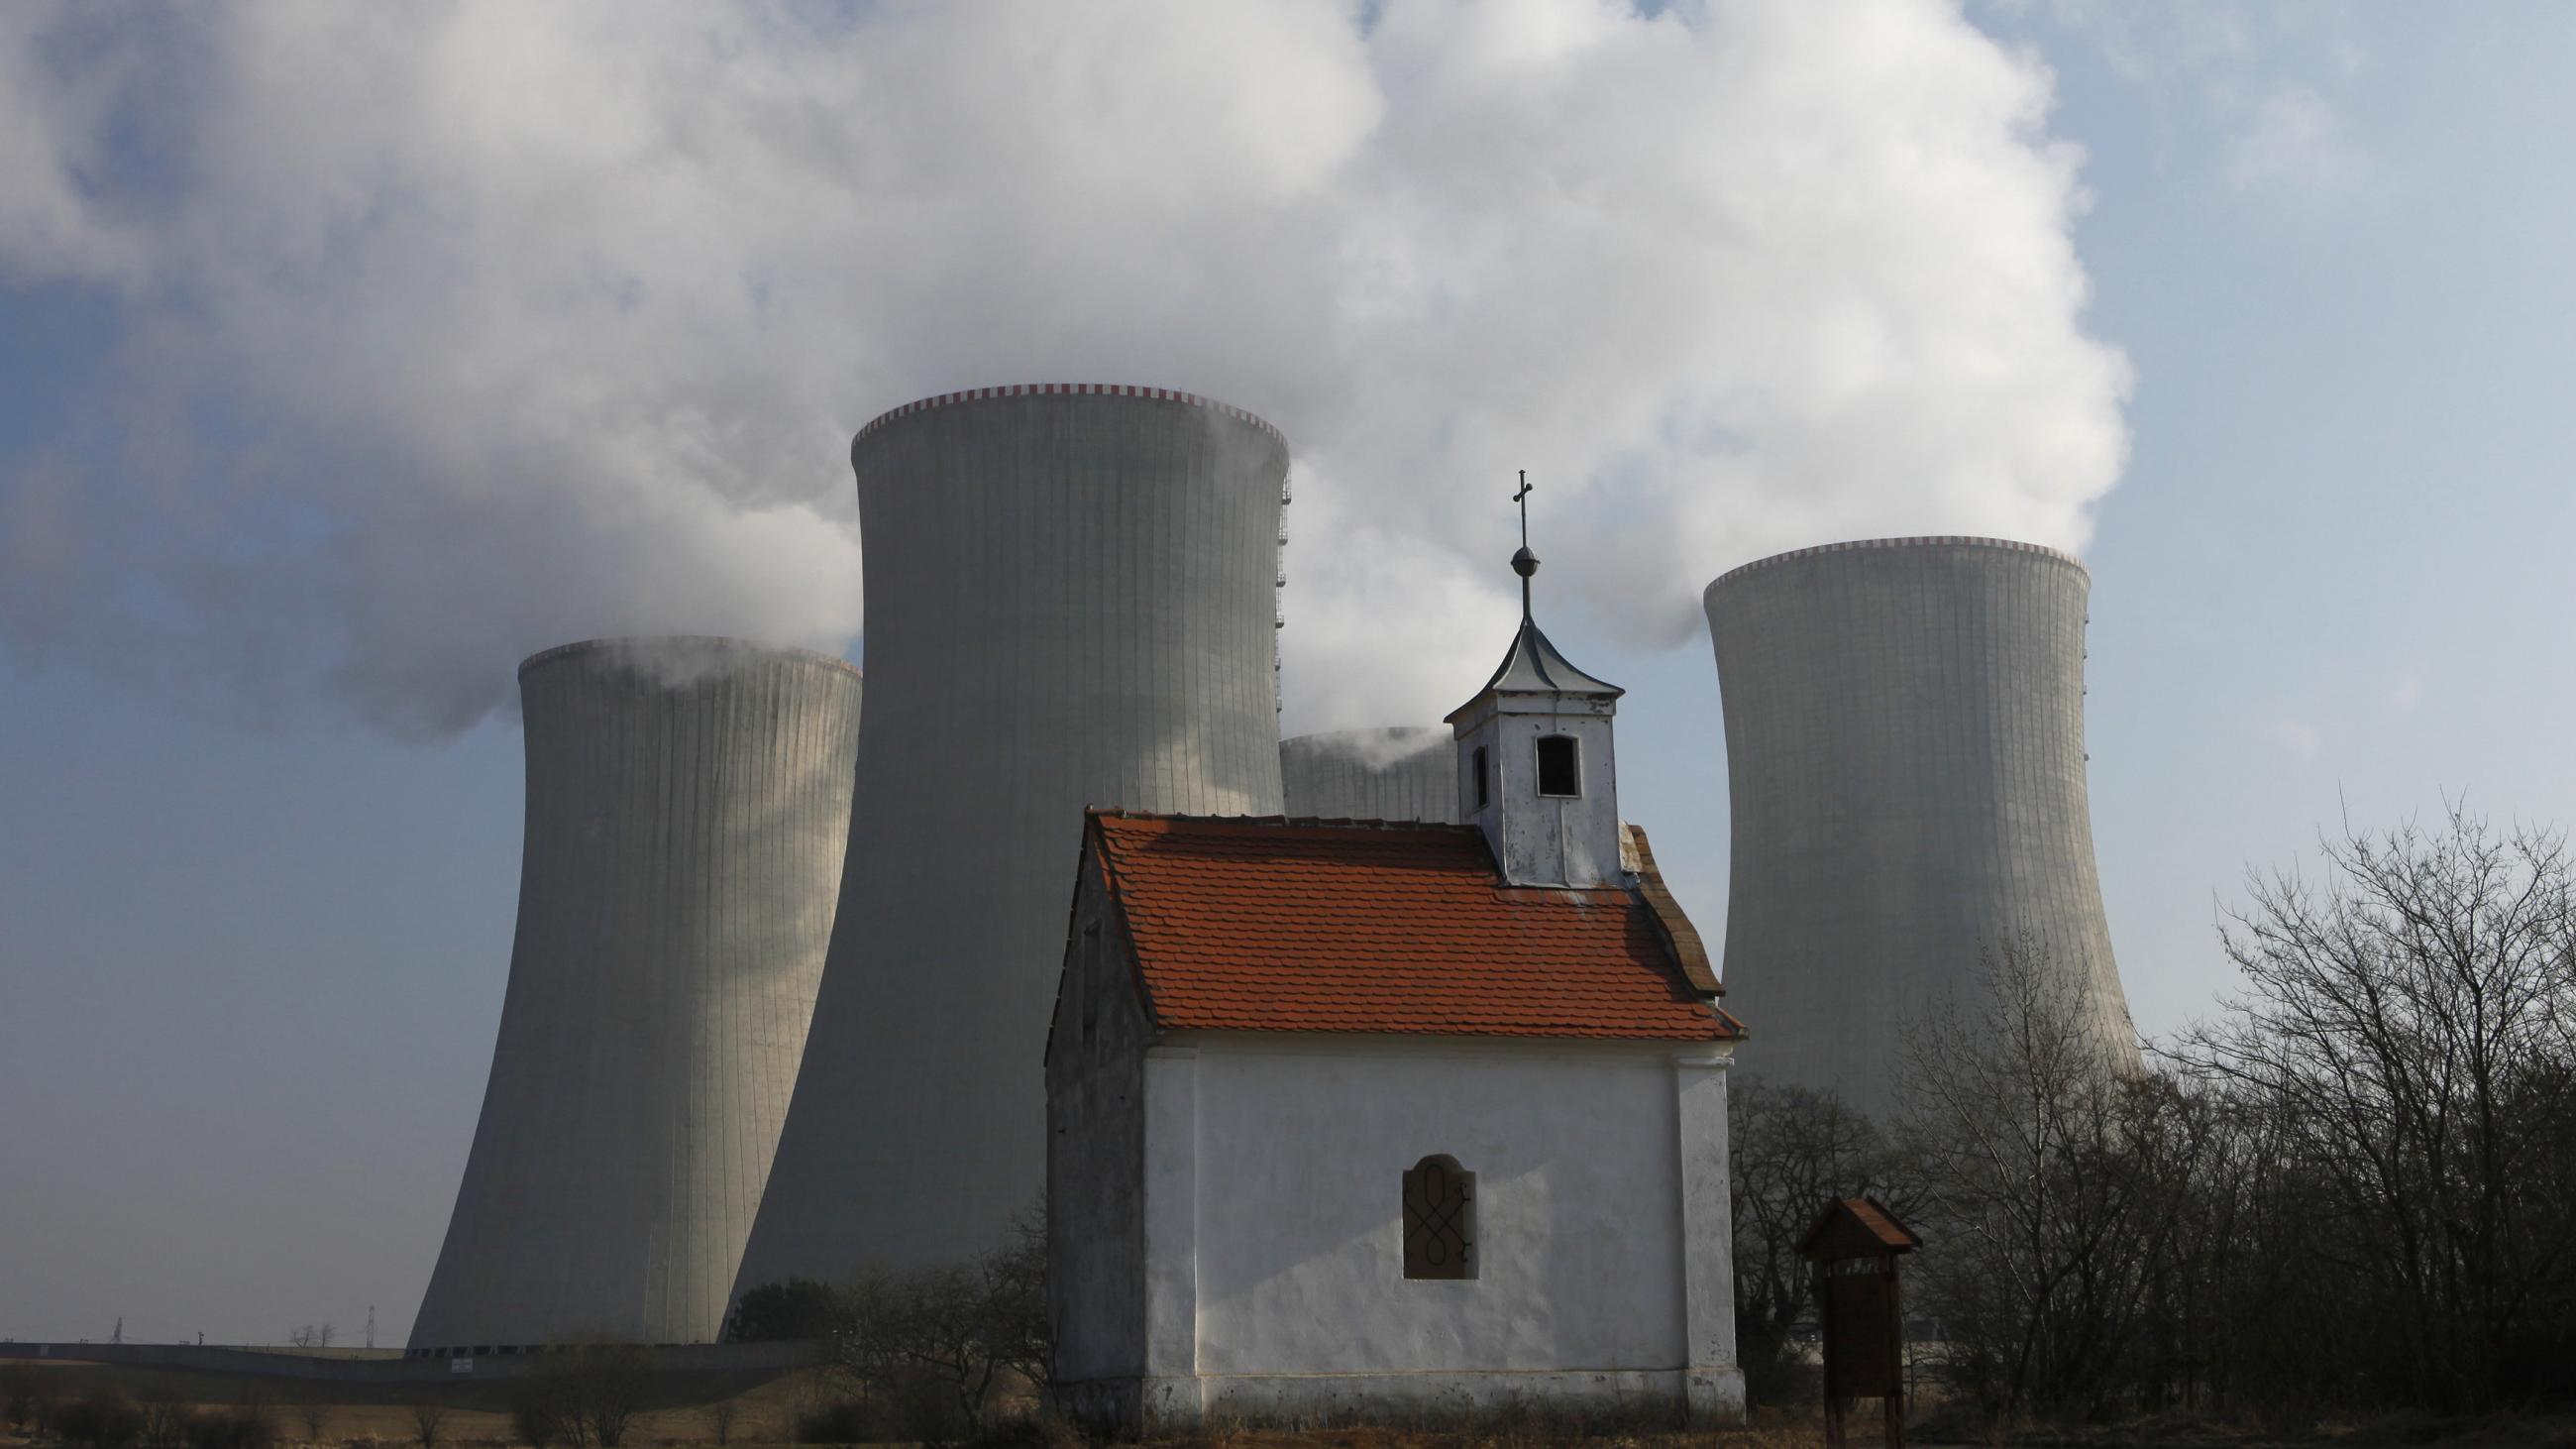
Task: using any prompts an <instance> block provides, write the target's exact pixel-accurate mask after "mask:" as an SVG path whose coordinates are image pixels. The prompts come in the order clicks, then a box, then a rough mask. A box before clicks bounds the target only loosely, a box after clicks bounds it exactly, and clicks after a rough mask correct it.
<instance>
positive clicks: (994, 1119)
mask: <svg viewBox="0 0 2576 1449" xmlns="http://www.w3.org/2000/svg"><path fill="white" fill-rule="evenodd" d="M850 462H851V466H852V468H853V469H855V470H856V472H857V474H858V489H859V520H860V528H861V531H860V538H861V543H862V545H863V547H864V549H865V560H864V563H865V568H866V589H867V635H866V659H867V668H868V722H867V728H866V730H865V731H864V732H863V733H862V735H861V737H860V741H859V768H858V787H857V803H856V810H855V814H854V815H853V817H852V822H851V828H850V849H849V861H848V869H847V874H846V875H845V877H844V879H843V883H842V888H841V909H840V917H839V921H838V923H837V924H836V925H835V927H834V929H833V934H832V951H831V961H830V964H829V966H828V967H827V968H826V970H825V972H824V977H823V988H822V993H821V996H820V998H819V999H818V1000H817V1002H816V1004H815V1010H814V1033H813V1036H812V1038H811V1039H810V1040H809V1041H808V1043H807V1045H806V1050H805V1065H804V1070H803V1072H802V1073H801V1075H800V1076H799V1077H798V1079H797V1083H796V1101H795V1104H794V1106H793V1107H792V1108H791V1109H790V1110H789V1112H788V1116H787V1129H786V1133H785V1135H784V1136H783V1137H782V1138H781V1140H780V1144H779V1150H778V1168H777V1171H776V1172H775V1173H773V1174H772V1175H771V1177H770V1182H769V1195H768V1197H767V1198H766V1199H765V1200H764V1201H763V1202H762V1203H761V1208H760V1220H759V1223H758V1224H757V1225H756V1226H755V1227H754V1228H753V1230H752V1235H751V1246H750V1248H749V1249H748V1250H747V1251H746V1253H745V1255H744V1258H743V1267H742V1273H741V1276H740V1277H739V1279H738V1280H737V1283H736V1291H737V1292H740V1291H746V1290H749V1289H751V1288H755V1287H759V1286H760V1285H762V1284H765V1283H773V1282H778V1281H781V1280H783V1279H786V1278H789V1277H800V1276H801V1277H809V1278H822V1279H827V1280H837V1279H839V1278H842V1277H843V1276H845V1275H846V1274H847V1273H849V1272H850V1271H851V1270H852V1269H854V1268H856V1267H858V1266H860V1265H862V1264H865V1263H871V1262H874V1263H886V1264H897V1265H902V1264H921V1263H930V1262H942V1261H952V1260H958V1259H963V1258H966V1257H969V1256H971V1255H974V1254H978V1253H982V1252H985V1251H987V1250H990V1249H992V1248H995V1247H998V1246H1000V1245H1001V1244H1002V1243H1003V1241H1004V1240H1005V1238H1006V1236H1007V1235H1008V1233H1009V1232H1010V1229H1011V1223H1012V1220H1013V1218H1014V1217H1015V1216H1017V1215H1018V1214H1020V1213H1022V1212H1024V1211H1026V1210H1027V1209H1029V1208H1031V1207H1033V1206H1035V1204H1036V1202H1037V1199H1038V1195H1039V1192H1040V1190H1041V1188H1042V1187H1043V1184H1044V1181H1045V1166H1046V1110H1045V1106H1046V1083H1045V1077H1044V1073H1043V1070H1042V1057H1043V1054H1044V1052H1045V1049H1046V1033H1047V1020H1048V1017H1049V1014H1050V1013H1051V1011H1052V1009H1053V1002H1054V999H1055V983H1056V976H1057V973H1058V970H1059V968H1060V967H1061V965H1062V963H1063V960H1064V946H1065V922H1066V916H1067V912H1068V911H1069V910H1070V909H1071V902H1072V899H1073V886H1074V868H1075V865H1076V864H1077V862H1078V860H1079V858H1080V854H1081V847H1082V828H1083V808H1084V807H1085V806H1088V805H1112V806H1127V807H1132V808H1141V809H1148V810H1170V811H1184V812H1189V813H1193V814H1211V815H1229V814H1255V815H1275V814H1277V813H1278V812H1279V805H1280V801H1279V723H1278V702H1277V698H1276V683H1275V677H1274V675H1273V672H1272V661H1271V655H1272V650H1273V647H1274V643H1275V632H1274V631H1275V628H1276V613H1275V610H1276V602H1275V598H1274V595H1273V593H1272V589H1273V580H1274V577H1275V571H1276V569H1277V567H1278V562H1279V557H1278V550H1279V525H1280V497H1281V490H1282V488H1283V487H1284V486H1285V483H1286V479H1287V469H1288V448H1287V444H1286V443H1285V442H1284V441H1283V440H1282V439H1281V438H1280V436H1279V433H1278V432H1277V430H1276V429H1273V428H1272V427H1271V426H1270V425H1269V424H1267V423H1264V422H1262V421H1261V420H1260V419H1258V418H1256V417H1253V416H1252V415H1251V414H1249V413H1245V412H1242V411H1240V410H1238V409H1235V408H1231V407H1226V406H1224V405H1222V404H1219V403H1213V402H1209V401H1207V400H1206V399H1204V398H1196V397H1191V396H1188V395H1187V394H1183V393H1176V392H1169V391H1164V390H1161V389H1153V388H1132V387H1108V386H1098V385H1090V384H1047V385H1033V386H1025V387H1009V388H986V389H981V390H978V391H975V392H968V393H954V394H950V395H948V396H944V397H935V398H930V399H928V400H926V401H922V402H917V403H912V404H910V405H908V406H905V407H901V408H897V409H895V410H894V411H893V412H890V413H887V414H886V415H885V416H883V417H880V418H878V419H877V420H876V421H874V422H872V423H870V424H868V425H867V427H865V428H863V429H861V430H860V432H859V435H858V437H857V439H856V440H855V441H854V442H853V443H852V444H851V446H850Z"/></svg>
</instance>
